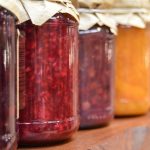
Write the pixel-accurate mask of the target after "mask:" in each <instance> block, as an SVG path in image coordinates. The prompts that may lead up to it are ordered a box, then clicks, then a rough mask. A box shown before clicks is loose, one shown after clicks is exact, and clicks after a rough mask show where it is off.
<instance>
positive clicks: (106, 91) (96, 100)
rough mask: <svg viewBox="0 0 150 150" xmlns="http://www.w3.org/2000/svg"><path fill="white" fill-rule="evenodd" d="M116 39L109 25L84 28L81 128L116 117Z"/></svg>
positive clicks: (81, 38) (94, 125) (99, 123)
mask: <svg viewBox="0 0 150 150" xmlns="http://www.w3.org/2000/svg"><path fill="white" fill-rule="evenodd" d="M113 41H114V35H113V34H111V33H110V31H109V29H108V28H107V27H102V28H100V30H99V28H98V29H91V30H89V31H80V51H79V102H80V115H81V119H80V121H81V125H80V127H81V128H91V127H96V126H101V125H106V124H108V123H109V122H110V121H111V119H112V117H113V106H112V86H113V85H112V79H113V78H112V77H113V76H112V75H113V73H112V70H113V44H114V43H113Z"/></svg>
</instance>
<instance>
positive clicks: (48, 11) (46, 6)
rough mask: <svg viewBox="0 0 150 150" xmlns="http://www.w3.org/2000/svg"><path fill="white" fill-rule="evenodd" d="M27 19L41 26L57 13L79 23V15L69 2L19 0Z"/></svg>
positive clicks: (68, 0)
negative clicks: (67, 15)
mask: <svg viewBox="0 0 150 150" xmlns="http://www.w3.org/2000/svg"><path fill="white" fill-rule="evenodd" d="M20 1H21V3H22V5H23V7H24V9H25V11H26V13H27V14H28V17H29V19H30V20H31V21H32V23H33V24H35V25H39V26H40V25H42V24H43V23H45V22H46V21H47V20H49V19H50V18H52V17H53V16H54V15H55V14H57V13H67V14H70V15H71V16H72V17H74V18H75V19H76V20H77V21H79V15H78V12H77V10H76V9H75V7H74V6H73V5H72V2H71V1H70V0H20Z"/></svg>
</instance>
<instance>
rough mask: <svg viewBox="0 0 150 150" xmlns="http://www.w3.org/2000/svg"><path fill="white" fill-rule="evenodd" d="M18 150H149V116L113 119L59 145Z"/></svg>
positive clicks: (81, 132) (80, 132)
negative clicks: (100, 126)
mask: <svg viewBox="0 0 150 150" xmlns="http://www.w3.org/2000/svg"><path fill="white" fill-rule="evenodd" d="M20 150H150V114H149V115H147V116H140V117H135V118H123V119H115V120H113V121H112V123H111V125H109V126H107V127H103V128H98V129H93V130H82V131H79V132H78V133H77V134H76V135H75V136H74V138H73V139H72V140H71V141H70V142H68V143H62V144H61V145H57V146H50V147H42V148H22V149H20Z"/></svg>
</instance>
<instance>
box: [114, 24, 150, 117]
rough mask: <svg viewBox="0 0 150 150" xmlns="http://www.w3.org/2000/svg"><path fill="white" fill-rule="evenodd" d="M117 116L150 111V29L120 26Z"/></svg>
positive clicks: (117, 48) (117, 39) (117, 66)
mask: <svg viewBox="0 0 150 150" xmlns="http://www.w3.org/2000/svg"><path fill="white" fill-rule="evenodd" d="M115 68H116V69H115V70H116V71H115V93H116V94H115V114H116V116H132V115H142V114H145V113H147V112H148V111H149V108H150V26H149V25H148V26H147V27H146V28H145V29H140V28H136V27H132V26H123V25H120V26H119V27H118V36H117V38H116V62H115Z"/></svg>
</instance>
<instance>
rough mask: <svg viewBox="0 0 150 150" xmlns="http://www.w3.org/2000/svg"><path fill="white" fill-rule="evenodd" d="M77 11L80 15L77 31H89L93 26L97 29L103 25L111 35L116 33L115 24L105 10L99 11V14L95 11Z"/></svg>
mask: <svg viewBox="0 0 150 150" xmlns="http://www.w3.org/2000/svg"><path fill="white" fill-rule="evenodd" d="M78 11H79V13H80V23H79V30H89V29H90V28H92V27H94V26H95V25H97V26H99V27H102V26H104V25H105V26H107V27H109V28H110V31H111V32H112V33H114V34H116V33H117V24H116V22H115V21H114V19H113V18H111V17H110V15H109V14H108V13H106V12H107V9H105V10H101V12H100V11H99V10H96V9H78ZM102 12H103V13H102Z"/></svg>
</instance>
